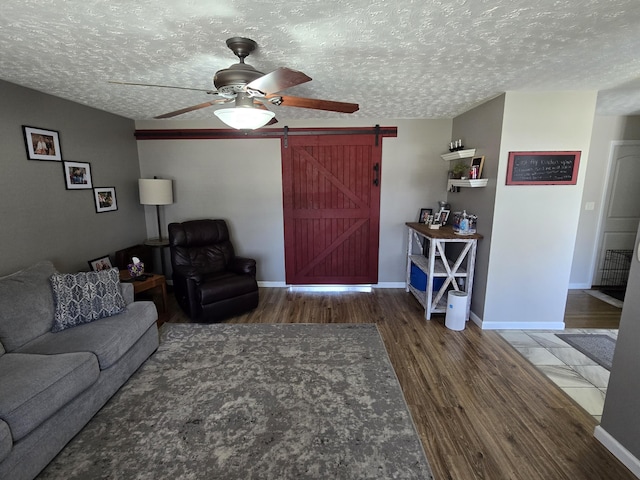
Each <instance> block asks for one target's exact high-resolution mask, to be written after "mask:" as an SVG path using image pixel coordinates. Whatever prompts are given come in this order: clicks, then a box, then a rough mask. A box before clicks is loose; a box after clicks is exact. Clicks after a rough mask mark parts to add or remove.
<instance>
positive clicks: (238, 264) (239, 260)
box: [227, 257, 256, 277]
mask: <svg viewBox="0 0 640 480" xmlns="http://www.w3.org/2000/svg"><path fill="white" fill-rule="evenodd" d="M227 268H228V269H229V270H231V271H232V272H234V273H238V274H240V275H251V276H252V277H255V276H256V261H255V260H254V259H253V258H246V257H234V258H233V260H231V262H229V265H228V266H227Z"/></svg>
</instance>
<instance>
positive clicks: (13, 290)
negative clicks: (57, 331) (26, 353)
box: [0, 261, 56, 352]
mask: <svg viewBox="0 0 640 480" xmlns="http://www.w3.org/2000/svg"><path fill="white" fill-rule="evenodd" d="M54 273H56V269H55V268H54V266H53V264H52V263H51V262H49V261H43V262H40V263H37V264H35V265H33V266H32V267H29V268H26V269H24V270H21V271H19V272H16V273H13V274H11V275H8V276H6V277H2V278H0V341H1V342H2V344H3V345H4V348H5V349H6V351H7V352H11V351H13V350H15V349H16V348H19V347H21V346H22V345H24V344H25V343H27V342H29V341H30V340H33V339H34V338H36V337H38V336H40V335H42V334H43V333H45V332H48V331H49V330H51V325H53V294H52V292H51V284H50V283H49V277H50V276H51V275H53V274H54Z"/></svg>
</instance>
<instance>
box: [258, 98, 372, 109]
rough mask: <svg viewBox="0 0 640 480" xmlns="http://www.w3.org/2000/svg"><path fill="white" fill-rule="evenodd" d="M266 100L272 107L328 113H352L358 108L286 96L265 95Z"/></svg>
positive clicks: (354, 104)
mask: <svg viewBox="0 0 640 480" xmlns="http://www.w3.org/2000/svg"><path fill="white" fill-rule="evenodd" d="M266 98H267V99H268V100H270V101H271V102H272V103H273V104H274V105H280V106H283V107H300V108H313V109H314V110H327V111H328V112H340V113H353V112H357V111H358V109H359V108H360V106H359V105H358V104H357V103H346V102H334V101H332V100H320V99H317V98H301V97H290V96H287V95H267V97H266Z"/></svg>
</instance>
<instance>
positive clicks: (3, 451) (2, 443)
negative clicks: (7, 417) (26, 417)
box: [0, 420, 13, 462]
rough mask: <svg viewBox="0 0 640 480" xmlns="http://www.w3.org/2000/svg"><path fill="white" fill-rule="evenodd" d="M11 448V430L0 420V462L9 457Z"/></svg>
mask: <svg viewBox="0 0 640 480" xmlns="http://www.w3.org/2000/svg"><path fill="white" fill-rule="evenodd" d="M11 448H13V439H12V438H11V430H9V425H7V422H5V421H4V420H0V462H2V460H4V459H5V458H7V457H8V456H9V452H11Z"/></svg>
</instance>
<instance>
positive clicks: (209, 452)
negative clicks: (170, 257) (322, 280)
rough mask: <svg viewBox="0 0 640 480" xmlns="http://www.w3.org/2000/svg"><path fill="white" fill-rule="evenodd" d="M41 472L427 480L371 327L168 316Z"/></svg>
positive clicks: (227, 479) (226, 479)
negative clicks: (180, 320) (126, 374)
mask: <svg viewBox="0 0 640 480" xmlns="http://www.w3.org/2000/svg"><path fill="white" fill-rule="evenodd" d="M38 478H39V479H65V480H68V479H100V478H109V479H154V480H157V479H207V480H209V479H220V480H233V479H238V480H239V479H243V480H244V479H273V480H276V479H277V480H281V479H432V478H433V476H432V474H431V470H430V467H429V464H428V462H427V459H426V457H425V454H424V450H423V448H422V445H421V443H420V440H419V437H418V435H417V433H416V429H415V426H414V424H413V421H412V419H411V416H410V414H409V411H408V408H407V405H406V403H405V400H404V397H403V395H402V391H401V389H400V385H399V383H398V379H397V377H396V375H395V372H394V371H393V368H392V366H391V363H390V361H389V357H388V355H387V352H386V350H385V348H384V344H383V342H382V339H381V337H380V334H379V333H378V330H377V328H376V326H375V325H373V324H366V325H361V324H359V325H355V324H342V325H319V324H281V325H227V324H218V325H195V324H165V325H163V327H162V329H161V340H160V347H159V349H158V351H157V352H156V353H155V354H154V355H153V356H152V357H151V358H150V359H149V360H148V361H147V362H146V363H145V364H144V365H143V366H142V367H141V368H140V370H138V372H136V373H135V374H134V376H133V377H132V378H131V379H130V380H129V382H128V383H127V384H126V385H124V386H123V387H122V389H121V390H120V391H119V392H118V393H117V394H116V395H115V396H114V397H113V398H112V399H111V400H110V401H109V403H108V404H107V405H105V407H104V408H103V409H102V410H101V411H100V412H98V414H97V415H96V416H95V417H94V418H93V419H92V421H91V422H90V423H89V424H88V425H87V426H86V427H85V428H84V429H83V430H82V432H80V433H79V434H78V435H77V436H76V437H75V438H74V439H73V440H72V441H71V442H70V443H69V444H68V445H67V447H66V448H65V449H64V450H63V451H62V452H61V453H60V454H59V455H58V456H57V457H56V458H55V459H54V460H53V461H52V462H51V463H50V464H49V466H48V467H47V468H46V469H45V470H44V471H43V472H42V473H41V474H40V476H39V477H38Z"/></svg>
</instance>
